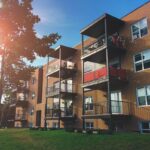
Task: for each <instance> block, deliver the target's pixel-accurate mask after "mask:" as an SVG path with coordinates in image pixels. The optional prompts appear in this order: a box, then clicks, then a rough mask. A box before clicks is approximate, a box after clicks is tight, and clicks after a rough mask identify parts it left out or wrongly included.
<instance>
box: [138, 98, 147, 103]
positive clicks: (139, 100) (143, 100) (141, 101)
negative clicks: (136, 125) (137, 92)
mask: <svg viewBox="0 0 150 150" xmlns="http://www.w3.org/2000/svg"><path fill="white" fill-rule="evenodd" d="M138 102H139V105H146V100H145V96H141V97H138Z"/></svg>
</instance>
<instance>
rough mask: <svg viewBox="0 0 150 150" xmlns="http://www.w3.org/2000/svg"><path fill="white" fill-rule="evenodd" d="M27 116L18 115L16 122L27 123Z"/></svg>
mask: <svg viewBox="0 0 150 150" xmlns="http://www.w3.org/2000/svg"><path fill="white" fill-rule="evenodd" d="M26 120H27V114H16V116H15V121H26Z"/></svg>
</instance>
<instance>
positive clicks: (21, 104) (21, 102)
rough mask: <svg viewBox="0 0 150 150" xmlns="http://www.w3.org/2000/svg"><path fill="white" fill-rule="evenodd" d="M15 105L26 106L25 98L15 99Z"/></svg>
mask: <svg viewBox="0 0 150 150" xmlns="http://www.w3.org/2000/svg"><path fill="white" fill-rule="evenodd" d="M16 106H17V107H19V106H20V107H27V106H28V101H27V100H25V99H18V100H17V101H16Z"/></svg>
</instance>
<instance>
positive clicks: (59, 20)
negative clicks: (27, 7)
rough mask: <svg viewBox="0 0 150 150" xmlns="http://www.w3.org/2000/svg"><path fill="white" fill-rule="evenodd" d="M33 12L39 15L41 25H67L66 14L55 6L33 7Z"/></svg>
mask: <svg viewBox="0 0 150 150" xmlns="http://www.w3.org/2000/svg"><path fill="white" fill-rule="evenodd" d="M33 12H34V13H35V14H37V15H39V17H40V19H41V22H40V24H42V25H48V26H49V27H53V26H54V27H62V26H68V23H67V15H66V14H65V12H64V11H63V10H62V9H60V8H57V7H54V6H51V7H49V8H47V7H46V8H45V7H44V6H43V7H41V6H40V7H35V9H33Z"/></svg>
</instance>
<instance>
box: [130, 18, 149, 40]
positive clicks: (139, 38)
mask: <svg viewBox="0 0 150 150" xmlns="http://www.w3.org/2000/svg"><path fill="white" fill-rule="evenodd" d="M144 19H146V21H147V34H145V35H144V36H141V33H140V30H141V28H139V38H135V39H134V37H133V30H132V26H133V25H135V24H137V23H140V22H141V21H142V20H144ZM130 30H131V36H132V41H134V40H137V39H141V38H143V37H145V36H147V35H148V34H149V30H148V18H147V17H143V18H141V19H139V20H138V21H136V22H134V23H132V25H131V27H130Z"/></svg>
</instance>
